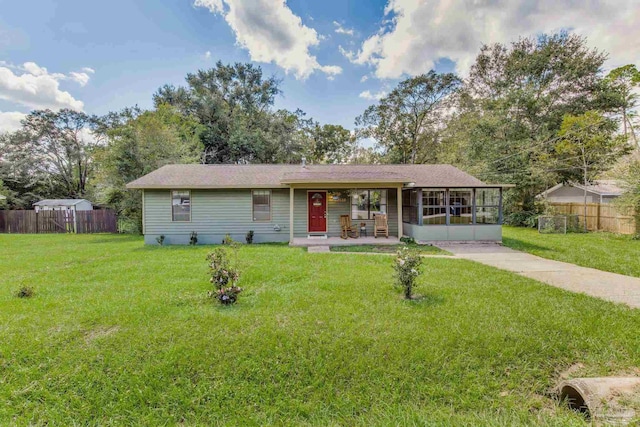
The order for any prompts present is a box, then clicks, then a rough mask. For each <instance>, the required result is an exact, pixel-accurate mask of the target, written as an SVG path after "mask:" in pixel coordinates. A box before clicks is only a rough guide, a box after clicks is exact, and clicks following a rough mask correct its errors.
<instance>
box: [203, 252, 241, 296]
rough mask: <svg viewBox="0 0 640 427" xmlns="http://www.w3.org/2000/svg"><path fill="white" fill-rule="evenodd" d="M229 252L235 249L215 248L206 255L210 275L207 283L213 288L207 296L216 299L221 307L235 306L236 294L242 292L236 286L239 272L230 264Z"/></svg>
mask: <svg viewBox="0 0 640 427" xmlns="http://www.w3.org/2000/svg"><path fill="white" fill-rule="evenodd" d="M229 250H234V251H237V247H235V248H234V247H232V248H231V249H227V248H222V247H220V248H216V249H214V250H213V252H211V253H209V255H207V261H208V262H209V272H210V274H211V279H210V280H209V282H210V283H211V284H213V286H214V290H213V291H211V292H209V296H210V297H213V298H216V299H217V300H218V301H219V302H220V303H221V304H223V305H231V304H235V303H236V301H237V300H238V294H239V293H240V292H242V288H240V287H239V286H238V281H239V280H240V271H239V270H238V268H237V266H236V265H234V263H232V261H231V259H230V256H229ZM236 259H237V255H236ZM236 264H237V262H236Z"/></svg>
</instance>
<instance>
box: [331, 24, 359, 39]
mask: <svg viewBox="0 0 640 427" xmlns="http://www.w3.org/2000/svg"><path fill="white" fill-rule="evenodd" d="M333 25H334V27H336V29H335V32H336V33H338V34H345V35H347V36H353V34H354V31H353V28H345V27H343V26H342V24H340V23H339V22H338V21H333Z"/></svg>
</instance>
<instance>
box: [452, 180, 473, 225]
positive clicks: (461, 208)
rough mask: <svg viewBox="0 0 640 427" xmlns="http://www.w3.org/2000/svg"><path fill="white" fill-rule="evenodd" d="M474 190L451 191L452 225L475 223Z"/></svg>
mask: <svg viewBox="0 0 640 427" xmlns="http://www.w3.org/2000/svg"><path fill="white" fill-rule="evenodd" d="M472 210H473V190H468V189H455V190H449V215H450V220H449V221H450V224H472V223H473V213H472Z"/></svg>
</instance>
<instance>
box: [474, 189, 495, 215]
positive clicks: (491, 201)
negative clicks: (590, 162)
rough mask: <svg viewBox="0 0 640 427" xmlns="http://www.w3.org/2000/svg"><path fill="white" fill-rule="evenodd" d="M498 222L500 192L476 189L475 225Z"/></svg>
mask: <svg viewBox="0 0 640 427" xmlns="http://www.w3.org/2000/svg"><path fill="white" fill-rule="evenodd" d="M499 222H500V190H498V189H497V188H478V189H477V190H476V224H498V223H499Z"/></svg>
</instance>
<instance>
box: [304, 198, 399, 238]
mask: <svg viewBox="0 0 640 427" xmlns="http://www.w3.org/2000/svg"><path fill="white" fill-rule="evenodd" d="M307 191H308V190H303V189H297V190H295V193H294V213H293V220H294V224H293V234H294V237H306V236H307V235H308V234H309V233H308V229H307ZM309 191H310V190H309ZM323 191H324V190H323ZM329 191H330V190H329ZM396 193H397V189H395V188H389V189H387V197H388V202H387V215H388V223H389V235H390V236H397V235H398V203H397V199H398V196H397V194H396ZM350 214H351V199H350V198H349V197H346V198H345V199H344V200H340V201H334V200H333V199H332V198H331V197H329V200H328V203H327V216H328V220H327V221H328V222H327V228H328V235H329V237H338V236H340V215H350ZM352 221H353V223H354V225H356V226H357V227H358V228H359V227H360V223H361V222H364V223H366V227H367V234H368V235H369V236H373V224H374V221H373V220H352Z"/></svg>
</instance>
